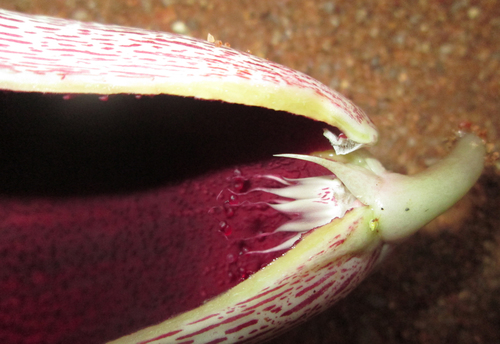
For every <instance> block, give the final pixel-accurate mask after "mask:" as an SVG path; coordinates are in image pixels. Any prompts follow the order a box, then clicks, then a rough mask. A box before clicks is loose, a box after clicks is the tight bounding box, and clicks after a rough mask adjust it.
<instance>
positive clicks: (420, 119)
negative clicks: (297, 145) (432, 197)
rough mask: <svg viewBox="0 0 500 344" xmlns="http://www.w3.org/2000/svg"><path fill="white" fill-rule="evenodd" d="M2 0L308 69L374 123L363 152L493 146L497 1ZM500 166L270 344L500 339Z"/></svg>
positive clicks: (421, 152) (400, 156) (499, 127)
mask: <svg viewBox="0 0 500 344" xmlns="http://www.w3.org/2000/svg"><path fill="white" fill-rule="evenodd" d="M0 8H5V9H11V10H18V11H22V12H28V13H37V14H48V15H53V16H60V17H66V18H73V19H78V20H85V21H97V22H101V23H113V24H121V25H131V26H137V27H142V28H147V29H153V30H162V31H174V32H178V33H183V34H188V35H191V36H194V37H198V38H203V39H205V38H206V37H207V33H211V34H212V35H214V36H215V38H216V39H218V40H221V41H223V42H229V43H230V44H231V46H232V47H234V48H237V49H240V50H244V51H246V50H250V51H251V52H252V53H253V54H255V55H258V56H262V57H266V58H268V59H270V60H273V61H276V62H279V63H282V64H285V65H287V66H290V67H292V68H294V69H297V70H300V71H302V72H305V73H307V74H309V75H311V76H313V77H315V78H317V79H319V80H320V81H322V82H323V83H325V84H326V85H329V86H330V87H332V88H335V89H337V90H339V91H340V92H342V93H343V94H345V95H346V96H347V97H349V98H351V99H352V100H353V101H354V102H355V103H356V104H358V105H359V106H360V107H362V108H363V109H364V110H365V111H366V112H367V113H368V114H369V115H370V117H371V118H372V119H373V121H374V122H375V124H376V125H377V126H378V128H379V130H380V134H381V135H380V137H381V139H380V142H379V144H378V145H377V146H376V147H373V148H372V149H371V150H372V152H373V153H374V154H375V155H376V156H378V157H379V158H380V160H381V161H382V162H383V163H384V165H385V166H386V167H388V168H390V169H393V170H395V171H398V172H405V173H415V172H417V171H420V170H422V169H424V168H425V167H426V166H427V165H429V164H432V163H433V162H435V161H436V159H437V158H439V157H441V156H443V155H444V154H445V152H446V145H445V144H444V143H443V142H444V141H445V140H446V138H448V137H450V135H452V134H453V132H454V131H455V130H456V129H458V128H459V126H460V125H464V124H465V125H468V124H469V123H472V124H474V125H477V126H478V127H479V128H481V129H484V130H486V132H487V134H488V137H489V141H490V142H491V145H490V149H492V150H493V151H494V150H498V148H499V147H500V141H499V137H500V136H499V135H500V115H499V110H500V1H495V0H485V1H473V0H455V1H452V0H439V1H438V0H419V1H398V0H378V1H362V0H356V1H347V0H344V1H341V0H337V1H324V0H320V1H305V0H304V1H293V0H289V1H286V0H281V1H279V0H276V1H262V0H260V1H255V0H252V1H250V0H246V1H234V0H233V1H228V0H216V1H208V0H207V1H201V0H200V1H176V0H162V1H153V0H142V1H141V0H127V1H111V0H94V1H92V0H87V1H78V0H67V1H60V0H44V1H40V0H37V1H29V0H20V1H19V0H17V1H14V0H0ZM499 170H500V165H499V164H498V163H497V164H492V165H491V166H490V167H488V168H487V169H486V171H485V173H484V175H483V176H482V178H481V179H480V181H479V183H478V184H477V185H476V187H474V189H473V190H472V191H471V192H470V193H469V195H468V196H466V198H465V199H464V200H462V201H461V202H460V203H459V204H458V205H457V206H456V207H455V208H453V209H451V210H450V211H449V212H448V213H446V214H444V215H443V216H441V217H440V218H438V219H437V220H435V221H434V222H432V223H431V224H429V225H428V226H426V227H425V228H424V229H423V230H422V231H420V232H419V233H418V234H417V235H415V236H414V237H412V238H411V239H409V240H408V241H407V242H406V243H405V244H404V245H402V246H400V247H398V249H397V250H396V252H395V254H394V255H393V256H392V258H391V259H390V260H388V261H387V262H386V263H385V264H384V265H383V266H382V267H381V269H380V270H379V271H378V272H377V273H375V274H374V275H373V276H371V278H369V279H368V280H367V281H365V282H364V283H363V284H362V285H361V286H360V287H359V288H358V289H357V290H356V291H355V292H354V293H352V294H351V295H350V296H349V297H348V298H346V299H345V300H343V301H342V302H340V303H338V304H337V305H336V306H335V307H333V308H332V309H330V310H329V311H327V312H326V313H324V314H322V315H320V316H318V317H317V318H315V319H313V320H311V321H309V322H308V323H306V324H304V325H303V326H301V327H299V328H297V329H295V330H293V331H292V332H289V333H288V334H286V335H284V336H282V337H281V338H278V339H276V340H274V341H273V343H275V344H277V343H307V344H313V343H370V344H377V343H494V342H500V230H499V227H500V226H499V223H500V215H499V212H498V208H499V206H498V205H499V204H500V203H499V202H500V194H499V190H500V176H499V173H498V171H499Z"/></svg>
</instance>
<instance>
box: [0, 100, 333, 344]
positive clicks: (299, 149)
mask: <svg viewBox="0 0 500 344" xmlns="http://www.w3.org/2000/svg"><path fill="white" fill-rule="evenodd" d="M325 127H326V128H328V129H330V130H332V131H334V130H335V129H334V128H329V127H328V126H326V125H325V124H324V123H318V122H315V121H312V120H309V119H307V118H304V117H300V116H293V115H290V114H288V113H282V112H276V111H271V110H266V109H261V108H255V107H246V106H241V105H234V104H226V103H221V102H218V101H202V100H194V99H190V98H182V97H173V96H164V95H160V96H154V97H150V96H140V97H139V96H134V95H114V96H109V97H101V98H99V96H97V95H66V96H63V95H54V94H41V93H14V92H3V93H1V94H0V140H1V145H0V180H2V183H0V235H1V238H2V240H0V290H1V291H2V292H1V293H0V342H2V343H45V342H46V343H102V342H104V341H107V340H111V339H115V338H117V337H120V336H122V335H125V334H129V333H131V332H134V331H136V330H138V329H140V328H143V327H146V326H148V325H153V324H156V323H158V322H160V321H162V320H165V319H167V318H169V317H171V316H173V315H175V314H178V313H180V312H184V311H186V310H189V309H192V308H194V307H197V306H199V305H201V304H202V303H203V302H204V301H206V300H207V299H210V298H212V297H214V296H216V295H219V294H220V293H222V292H224V291H226V290H228V289H229V288H231V287H233V286H234V285H236V284H238V283H239V282H241V281H243V280H245V279H246V278H248V277H249V276H250V275H252V274H253V273H255V272H256V271H257V270H258V269H260V268H261V267H263V266H265V265H267V264H268V263H269V262H271V261H272V260H273V259H275V258H277V257H278V256H280V255H282V254H283V253H284V251H279V252H273V253H269V254H257V253H253V252H254V251H258V250H263V249H267V248H271V247H275V246H276V245H278V244H279V243H281V242H283V241H285V240H286V239H287V238H290V237H291V236H293V233H292V234H290V233H279V234H278V233H277V234H273V235H268V236H259V235H260V234H262V233H266V232H272V231H273V230H274V229H276V228H277V227H279V226H280V225H281V224H283V223H285V222H286V221H288V220H290V216H287V215H284V214H281V213H279V212H277V211H275V210H274V209H272V208H271V207H269V206H267V205H266V202H274V201H276V200H278V197H277V196H274V195H271V194H268V193H265V192H260V191H254V192H252V191H251V190H252V189H254V188H256V187H281V186H282V185H281V184H279V183H277V182H276V181H273V180H269V179H266V178H262V176H263V175H273V176H281V177H287V178H303V177H309V176H317V175H325V174H329V172H328V171H327V170H325V169H324V168H322V167H320V166H317V165H315V164H312V163H308V162H304V161H299V160H293V159H285V158H275V157H273V154H279V153H302V154H308V153H311V152H313V151H318V150H325V149H329V148H330V147H329V144H328V141H327V140H326V139H325V138H323V136H322V131H323V128H325ZM292 216H293V215H292Z"/></svg>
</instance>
